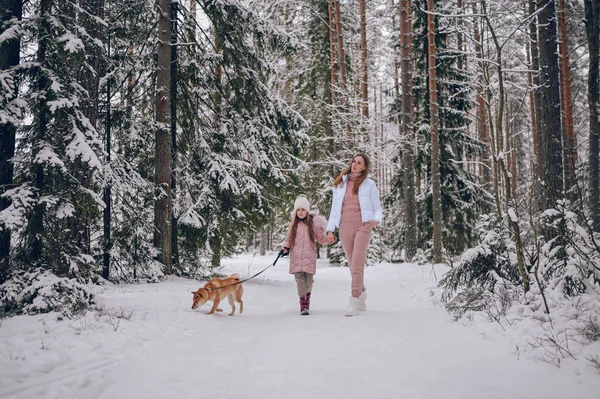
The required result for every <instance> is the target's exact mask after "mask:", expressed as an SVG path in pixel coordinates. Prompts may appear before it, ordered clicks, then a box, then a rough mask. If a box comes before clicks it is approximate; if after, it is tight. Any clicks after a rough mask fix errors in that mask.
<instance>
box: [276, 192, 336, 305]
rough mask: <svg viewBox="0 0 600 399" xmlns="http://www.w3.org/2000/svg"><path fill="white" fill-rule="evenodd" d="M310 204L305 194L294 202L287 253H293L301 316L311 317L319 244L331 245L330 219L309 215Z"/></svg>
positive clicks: (284, 244)
mask: <svg viewBox="0 0 600 399" xmlns="http://www.w3.org/2000/svg"><path fill="white" fill-rule="evenodd" d="M308 208H310V204H309V202H308V199H307V198H306V196H304V195H299V196H298V198H296V201H295V202H294V210H293V211H292V213H291V218H292V220H291V222H290V227H289V229H288V233H287V236H286V237H285V241H283V244H282V245H281V249H282V250H283V253H284V254H287V253H288V252H289V254H290V274H293V275H294V278H295V279H296V285H297V286H298V296H299V297H300V314H302V315H308V310H309V308H310V294H311V292H312V287H313V276H314V274H315V273H316V272H317V241H318V242H319V243H321V244H328V239H327V237H326V236H325V228H326V227H327V220H326V219H325V218H324V217H323V216H321V215H314V214H309V213H308Z"/></svg>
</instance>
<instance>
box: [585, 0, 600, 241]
mask: <svg viewBox="0 0 600 399" xmlns="http://www.w3.org/2000/svg"><path fill="white" fill-rule="evenodd" d="M584 3H585V31H586V36H587V43H588V49H589V67H588V104H589V108H590V133H589V153H588V165H589V172H588V173H589V197H588V206H589V208H590V219H591V220H592V225H593V229H594V231H600V0H585V1H584Z"/></svg>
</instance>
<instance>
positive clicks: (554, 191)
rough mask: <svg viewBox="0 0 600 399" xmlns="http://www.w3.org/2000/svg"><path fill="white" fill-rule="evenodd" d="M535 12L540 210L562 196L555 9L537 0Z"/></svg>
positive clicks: (551, 0)
mask: <svg viewBox="0 0 600 399" xmlns="http://www.w3.org/2000/svg"><path fill="white" fill-rule="evenodd" d="M539 7H540V13H539V14H538V38H539V42H538V45H539V57H540V59H539V62H540V86H539V94H540V103H541V104H544V105H545V106H544V107H540V110H539V118H538V120H539V132H540V136H541V139H542V140H541V141H542V152H541V158H542V173H543V177H544V178H543V182H544V185H543V187H544V189H543V195H542V196H541V198H540V205H542V208H541V209H548V208H554V207H555V206H556V201H558V200H559V199H560V198H562V190H563V169H562V144H561V138H562V137H561V122H560V92H559V85H557V84H556V82H559V72H558V55H557V51H556V50H557V43H556V12H555V7H554V0H540V4H539Z"/></svg>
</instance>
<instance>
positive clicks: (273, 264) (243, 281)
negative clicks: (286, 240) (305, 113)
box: [210, 249, 289, 291]
mask: <svg viewBox="0 0 600 399" xmlns="http://www.w3.org/2000/svg"><path fill="white" fill-rule="evenodd" d="M288 253H289V252H288ZM288 253H286V254H284V253H283V249H282V250H281V251H279V254H277V258H275V261H274V262H273V263H271V264H270V265H269V266H267V267H265V268H264V269H262V270H261V271H259V272H258V273H256V274H255V275H254V276H251V277H248V278H246V279H244V280H240V281H238V282H237V283H233V284H229V285H224V286H222V287H216V288H212V287H211V289H210V290H211V291H216V290H220V289H221V288H226V287H232V286H234V285H238V284H242V283H245V282H246V281H248V280H252V279H253V278H254V277H256V276H258V275H259V274H261V273H262V272H264V271H265V270H267V269H268V268H269V267H271V266H275V263H277V261H278V260H279V258H281V257H285V256H287V254H288Z"/></svg>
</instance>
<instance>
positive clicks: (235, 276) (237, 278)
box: [229, 273, 240, 280]
mask: <svg viewBox="0 0 600 399" xmlns="http://www.w3.org/2000/svg"><path fill="white" fill-rule="evenodd" d="M229 278H233V279H236V280H239V279H240V275H239V274H237V273H233V274H232V275H231V276H229Z"/></svg>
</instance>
